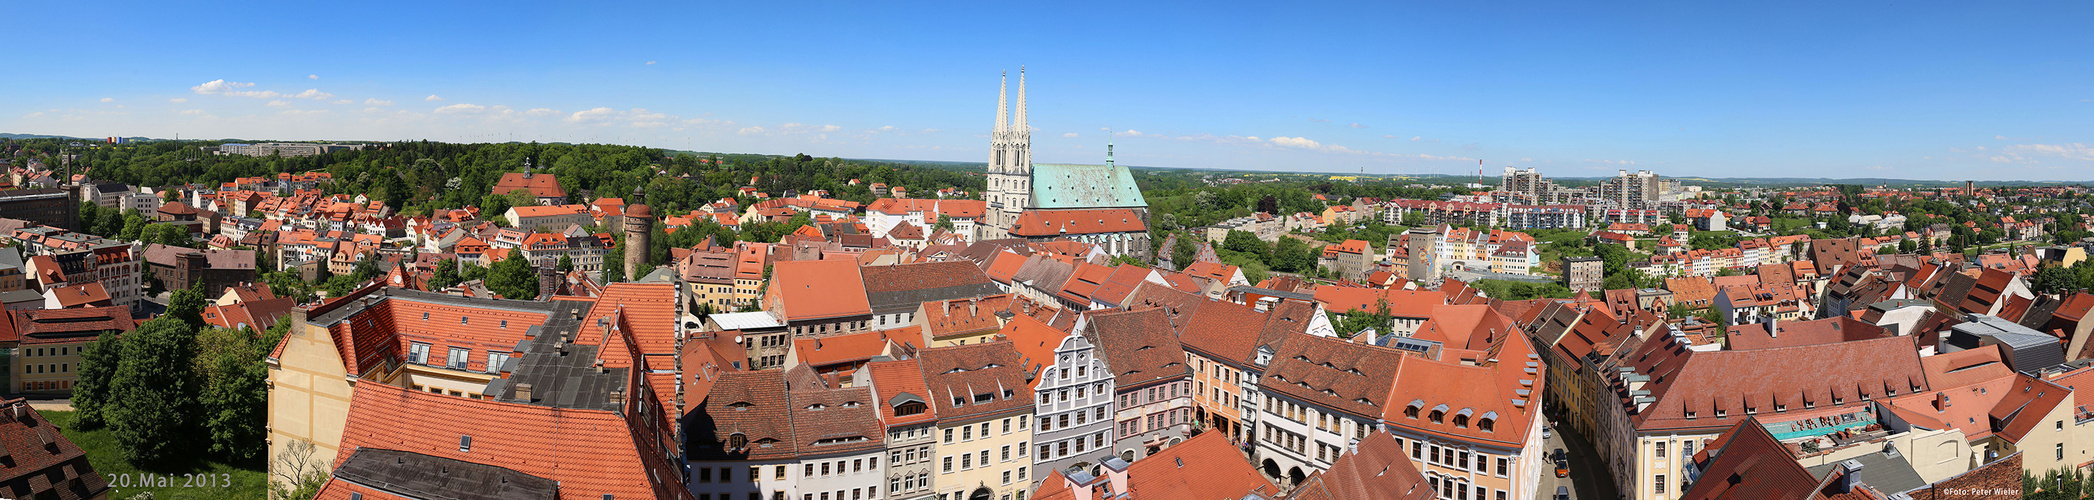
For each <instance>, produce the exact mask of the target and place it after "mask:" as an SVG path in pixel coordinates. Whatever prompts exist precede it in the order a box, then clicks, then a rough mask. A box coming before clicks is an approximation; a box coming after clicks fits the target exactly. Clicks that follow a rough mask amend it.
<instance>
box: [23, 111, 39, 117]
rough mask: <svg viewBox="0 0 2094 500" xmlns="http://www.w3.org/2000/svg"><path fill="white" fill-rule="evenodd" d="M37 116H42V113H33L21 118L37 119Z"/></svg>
mask: <svg viewBox="0 0 2094 500" xmlns="http://www.w3.org/2000/svg"><path fill="white" fill-rule="evenodd" d="M39 116H44V112H42V111H38V112H35V113H30V114H26V115H22V118H36V117H39Z"/></svg>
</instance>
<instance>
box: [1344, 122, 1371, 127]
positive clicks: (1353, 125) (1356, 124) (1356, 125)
mask: <svg viewBox="0 0 2094 500" xmlns="http://www.w3.org/2000/svg"><path fill="white" fill-rule="evenodd" d="M1346 126H1347V127H1352V128H1367V126H1366V125H1361V124H1358V123H1354V124H1351V125H1346Z"/></svg>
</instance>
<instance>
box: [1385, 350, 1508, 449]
mask: <svg viewBox="0 0 2094 500" xmlns="http://www.w3.org/2000/svg"><path fill="white" fill-rule="evenodd" d="M1492 348H1493V350H1492V351H1491V352H1489V353H1488V354H1487V355H1486V356H1487V357H1486V358H1485V359H1484V360H1482V361H1480V362H1478V363H1477V364H1475V365H1468V364H1463V363H1460V362H1455V361H1451V360H1432V359H1425V358H1421V357H1410V356H1407V357H1405V358H1404V359H1403V360H1402V363H1401V364H1397V365H1396V366H1395V373H1394V376H1393V377H1392V378H1393V379H1394V383H1393V384H1390V388H1389V391H1390V394H1389V395H1388V396H1387V397H1385V398H1382V399H1383V400H1385V401H1386V404H1383V405H1381V407H1380V408H1379V409H1378V410H1379V412H1378V415H1379V416H1380V417H1381V418H1382V420H1384V421H1387V422H1388V423H1389V425H1395V426H1401V427H1406V428H1410V429H1412V430H1414V431H1417V432H1422V433H1427V434H1432V435H1435V436H1441V437H1444V438H1451V439H1458V440H1464V441H1471V442H1489V443H1494V444H1497V445H1500V446H1506V447H1511V448H1519V447H1523V446H1525V445H1526V442H1527V431H1528V427H1527V426H1528V424H1529V423H1530V422H1532V421H1533V419H1534V418H1533V417H1534V415H1535V412H1539V411H1541V397H1542V394H1543V382H1544V380H1543V379H1544V374H1545V372H1546V371H1547V370H1548V368H1547V367H1546V366H1544V362H1543V360H1542V359H1541V356H1539V355H1536V354H1535V352H1534V349H1533V347H1532V345H1531V344H1529V343H1528V342H1527V339H1526V338H1525V336H1513V337H1512V338H1501V339H1499V340H1498V343H1497V344H1496V345H1494V346H1492ZM1390 364H1396V363H1394V362H1393V360H1392V361H1391V362H1390ZM1413 407H1415V408H1417V411H1418V417H1416V418H1413V417H1410V416H1409V409H1410V408H1413ZM1434 411H1439V412H1443V414H1444V420H1443V421H1441V422H1434V421H1432V419H1431V415H1432V413H1433V412H1434ZM1460 417H1466V418H1460ZM1486 419H1488V420H1490V421H1491V422H1490V425H1489V427H1490V428H1489V429H1486V428H1485V427H1486V426H1485V424H1484V420H1486Z"/></svg>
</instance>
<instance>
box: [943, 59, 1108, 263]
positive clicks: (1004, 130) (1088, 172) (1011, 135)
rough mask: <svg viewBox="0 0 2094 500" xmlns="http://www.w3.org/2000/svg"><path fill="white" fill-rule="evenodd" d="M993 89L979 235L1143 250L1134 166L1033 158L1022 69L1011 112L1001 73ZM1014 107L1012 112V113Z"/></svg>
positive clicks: (1106, 153)
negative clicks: (992, 126)
mask: <svg viewBox="0 0 2094 500" xmlns="http://www.w3.org/2000/svg"><path fill="white" fill-rule="evenodd" d="M1005 80H1006V81H1005V82H1003V83H1001V84H999V85H998V87H997V89H996V127H995V129H994V130H993V131H991V132H990V134H989V179H988V180H989V186H988V187H989V192H988V195H987V201H988V205H989V206H988V213H987V214H984V216H983V217H984V218H985V219H987V220H986V221H985V223H984V224H981V225H979V226H976V227H978V228H980V230H981V231H982V234H981V238H982V239H1002V238H1024V239H1028V240H1033V241H1051V240H1070V241H1081V242H1084V243H1090V244H1094V245H1098V246H1099V247H1101V248H1103V249H1104V250H1105V252H1106V253H1108V254H1112V255H1132V256H1137V257H1143V258H1146V257H1148V255H1149V203H1148V201H1147V200H1145V199H1143V198H1142V192H1141V188H1140V187H1138V186H1136V185H1135V184H1134V174H1133V173H1132V172H1129V171H1128V170H1127V167H1124V166H1120V165H1115V164H1114V163H1113V159H1112V146H1111V145H1109V144H1108V145H1107V146H1106V150H1105V151H1106V152H1105V164H1104V165H1076V164H1063V163H1033V162H1032V127H1031V126H1030V125H1028V124H1027V123H1026V120H1025V71H1024V70H1023V69H1020V70H1019V71H1018V103H1017V104H1018V106H1017V110H1016V111H1017V112H1016V113H1015V114H1014V113H1012V112H1011V111H1012V110H1011V106H1010V101H1009V97H1008V96H1009V94H1008V87H1009V85H1008V77H1005ZM1014 115H1015V116H1014Z"/></svg>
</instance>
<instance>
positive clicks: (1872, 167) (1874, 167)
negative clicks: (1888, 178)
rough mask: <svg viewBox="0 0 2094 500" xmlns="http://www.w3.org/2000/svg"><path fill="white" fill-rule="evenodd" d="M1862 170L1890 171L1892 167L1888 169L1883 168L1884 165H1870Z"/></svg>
mask: <svg viewBox="0 0 2094 500" xmlns="http://www.w3.org/2000/svg"><path fill="white" fill-rule="evenodd" d="M1862 168H1866V169H1869V170H1890V169H1891V167H1886V166H1883V165H1869V166H1866V167H1862Z"/></svg>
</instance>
